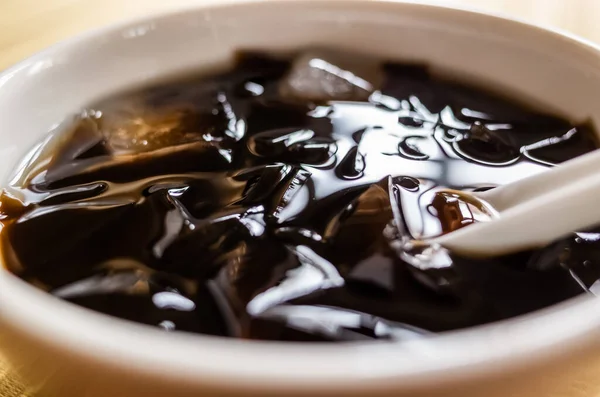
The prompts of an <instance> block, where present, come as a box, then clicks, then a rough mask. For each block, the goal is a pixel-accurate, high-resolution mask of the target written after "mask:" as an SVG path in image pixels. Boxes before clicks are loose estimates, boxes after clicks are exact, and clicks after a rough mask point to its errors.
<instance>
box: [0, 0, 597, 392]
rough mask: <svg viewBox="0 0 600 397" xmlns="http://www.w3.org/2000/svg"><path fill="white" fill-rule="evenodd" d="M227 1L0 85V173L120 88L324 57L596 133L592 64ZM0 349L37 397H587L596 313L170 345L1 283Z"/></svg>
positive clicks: (329, 10)
mask: <svg viewBox="0 0 600 397" xmlns="http://www.w3.org/2000/svg"><path fill="white" fill-rule="evenodd" d="M229 3H230V1H224V2H223V3H222V4H221V5H218V6H214V5H213V6H207V7H205V8H203V7H202V6H198V7H195V8H194V7H190V8H188V9H182V10H181V11H180V12H176V13H172V14H169V15H161V16H156V17H148V18H147V19H145V20H141V21H135V22H130V23H127V24H124V25H121V26H116V27H110V28H108V29H103V30H100V31H95V32H92V33H89V34H87V35H84V36H79V37H77V38H75V39H73V40H70V41H68V42H66V43H63V44H60V45H57V46H54V47H52V48H50V49H48V50H47V51H45V52H42V53H40V54H38V55H36V56H34V57H32V58H30V59H28V60H26V61H24V62H22V63H20V64H19V65H17V66H15V67H14V68H12V69H10V70H8V71H6V72H4V73H3V74H1V75H0V171H1V172H2V175H3V177H4V179H3V180H4V181H6V178H7V177H8V173H9V171H10V169H11V167H12V166H13V165H14V164H15V163H16V162H17V160H18V159H19V158H20V157H22V156H23V155H24V154H25V153H26V152H27V151H28V150H29V149H31V147H32V146H33V145H34V144H35V143H36V142H39V141H40V139H41V138H42V137H43V136H44V135H45V134H47V132H48V131H49V130H51V129H52V128H54V126H55V125H56V124H57V123H59V122H60V121H61V120H62V119H63V118H64V117H65V115H67V114H70V113H71V112H73V111H75V110H77V109H79V108H80V107H82V106H83V105H85V104H87V103H88V102H90V101H92V100H94V99H97V98H99V97H102V96H105V95H106V94H109V93H112V92H114V91H115V90H118V89H122V88H124V87H127V86H133V85H140V84H144V83H145V82H148V81H149V80H153V79H157V78H160V77H161V76H165V75H170V74H176V73H180V72H183V71H187V70H191V69H202V68H213V67H217V66H219V65H223V64H225V63H227V62H228V61H230V56H231V53H232V51H233V50H234V49H237V48H240V47H245V48H248V47H251V48H258V49H267V50H290V49H293V48H300V47H304V46H308V45H322V46H327V47H335V48H340V49H342V48H343V49H349V50H359V51H361V52H365V53H369V54H373V55H377V56H381V57H385V58H393V59H402V60H418V61H425V62H428V63H431V64H433V65H436V66H438V67H440V68H442V69H445V70H448V71H450V72H452V73H457V74H460V75H462V76H464V77H468V78H469V79H470V80H471V81H478V82H479V83H480V84H485V85H490V86H493V87H495V89H497V90H506V91H507V92H510V93H512V94H514V95H518V96H519V97H521V98H526V99H527V101H533V102H536V103H539V104H544V105H545V106H548V107H551V108H553V109H555V110H556V111H558V112H560V113H563V114H565V115H568V116H570V117H572V118H573V119H574V120H578V121H581V120H584V119H587V118H591V119H592V120H593V121H594V122H595V123H596V125H600V123H599V121H600V101H598V100H597V95H598V93H600V52H599V51H598V49H596V48H595V47H593V46H591V45H589V44H586V43H583V42H581V41H578V40H576V39H573V38H570V37H567V36H564V35H560V34H557V33H553V32H550V31H546V30H543V29H540V28H536V27H533V26H530V25H526V24H523V23H520V22H516V21H510V20H506V19H502V18H498V17H494V16H488V15H483V14H478V13H474V12H467V11H461V10H453V9H447V8H437V7H430V6H424V5H420V4H415V3H412V2H411V3H400V2H385V1H361V0H355V1H353V0H338V1H332V0H329V1H326V0H313V1H308V0H278V1H261V0H250V1H235V2H234V3H235V4H233V5H231V4H229ZM0 349H1V350H2V352H3V354H5V355H6V356H7V358H8V359H9V360H10V362H11V363H12V365H13V367H14V368H15V370H17V371H19V373H20V374H21V375H22V376H23V377H24V378H25V379H26V380H27V381H28V383H29V384H30V385H32V387H33V388H34V389H40V390H42V391H43V393H42V394H41V395H43V396H57V397H58V396H61V397H62V396H67V395H68V396H74V397H78V396H86V397H106V396H111V397H138V396H152V397H154V396H156V397H159V396H170V397H187V396H189V397H192V396H194V397H198V396H204V395H219V396H223V395H232V396H234V395H235V396H250V395H253V396H263V395H272V396H283V395H285V396H303V395H339V396H352V395H369V396H416V395H423V396H456V397H458V396H461V397H464V396H486V397H494V396H498V397H499V396H503V397H506V396H551V395H556V396H566V395H568V396H576V395H580V396H593V395H594V393H596V392H598V391H600V382H596V383H593V382H590V379H594V378H596V379H600V377H597V375H599V374H600V301H597V300H596V299H590V298H588V297H582V298H579V299H575V300H572V301H570V302H566V303H564V304H561V305H558V306H556V307H553V308H551V309H548V310H544V311H542V312H538V313H535V314H532V315H528V316H524V317H521V318H518V319H514V320H511V321H507V322H503V323H499V324H494V325H489V326H484V327H477V328H473V329H469V330H466V331H460V332H452V333H448V334H444V335H440V336H437V337H434V338H432V339H430V340H425V341H416V342H411V343H403V344H398V345H389V344H354V345H344V346H339V345H312V344H302V345H296V344H280V343H259V342H247V341H241V340H226V339H218V338H211V337H203V336H196V335H174V334H166V333H163V332H160V331H159V330H155V329H153V328H150V327H144V326H140V325H135V324H131V323H128V322H124V321H120V320H116V319H113V318H109V317H106V316H103V315H100V314H96V313H92V312H89V311H86V310H84V309H81V308H78V307H75V306H71V305H69V304H67V303H65V302H61V301H59V300H56V299H53V298H50V297H49V296H48V295H46V294H44V293H42V292H40V291H37V290H35V289H34V288H33V287H31V286H29V285H26V284H25V283H23V282H21V281H20V280H17V279H16V278H15V277H13V276H11V275H10V274H8V273H7V272H6V271H4V270H0Z"/></svg>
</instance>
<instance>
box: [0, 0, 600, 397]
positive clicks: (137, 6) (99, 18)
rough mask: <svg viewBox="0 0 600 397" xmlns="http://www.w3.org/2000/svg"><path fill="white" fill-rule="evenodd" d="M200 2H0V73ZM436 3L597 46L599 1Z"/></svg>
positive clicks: (1, 388) (15, 396)
mask: <svg viewBox="0 0 600 397" xmlns="http://www.w3.org/2000/svg"><path fill="white" fill-rule="evenodd" d="M206 1H218V0H0V70H2V69H4V68H6V67H9V66H10V65H12V64H14V63H16V62H18V61H19V60H21V59H23V58H25V57H27V56H29V55H31V54H33V53H35V52H36V51H39V50H41V49H43V48H45V47H47V46H49V45H51V44H53V43H55V42H57V41H60V40H63V39H65V38H68V37H70V36H73V35H74V34H77V33H79V32H82V31H85V30H88V29H92V28H96V27H99V26H102V25H106V24H109V23H113V22H117V21H121V20H125V19H128V18H132V17H136V16H141V15H144V14H148V13H155V12H160V11H162V10H169V9H171V8H174V7H177V6H180V5H182V4H193V3H200V2H206ZM437 2H438V3H442V4H454V5H458V6H471V7H476V8H478V9H482V10H491V11H493V12H497V13H502V14H506V15H509V16H514V17H518V18H521V19H525V20H528V21H532V22H534V23H537V24H541V25H546V26H552V27H557V28H560V29H563V30H566V31H569V32H571V33H574V34H576V35H580V36H583V37H585V38H588V39H590V40H592V41H596V42H598V43H600V24H599V23H598V21H599V20H600V0H438V1H437ZM599 382H600V380H599ZM583 386H585V385H583ZM582 389H585V387H583V388H582ZM23 390H24V388H23V387H22V386H21V385H20V384H19V382H18V381H16V380H15V379H14V378H13V377H12V376H11V375H9V374H8V373H7V371H6V369H5V368H3V364H2V362H1V358H0V397H20V396H24V394H23ZM533 395H535V393H534V392H533V393H532V396H533ZM573 395H577V396H580V395H586V396H587V395H588V393H586V392H583V393H581V392H574V393H573ZM565 397H569V396H565Z"/></svg>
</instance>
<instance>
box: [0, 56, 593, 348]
mask: <svg viewBox="0 0 600 397" xmlns="http://www.w3.org/2000/svg"><path fill="white" fill-rule="evenodd" d="M467 83H468V81H467ZM597 147H598V145H597V143H596V140H595V138H594V132H593V130H592V128H591V127H590V126H588V125H574V124H572V123H571V122H570V121H568V120H565V119H562V118H560V117H555V116H553V115H549V114H545V113H543V112H540V111H537V110H533V109H530V108H529V107H527V106H525V105H523V104H520V103H518V101H513V100H506V99H502V98H500V97H496V96H493V95H491V94H488V93H486V92H483V91H481V90H478V89H474V88H471V87H470V86H468V85H465V84H459V83H457V82H456V81H453V80H444V79H440V78H437V77H435V76H432V74H431V73H430V72H429V69H428V67H427V65H416V64H403V63H397V62H379V61H375V60H372V59H368V58H366V57H361V56H358V55H356V54H341V55H340V54H335V53H333V52H324V53H323V52H306V53H302V54H298V55H297V56H296V57H293V58H279V57H275V56H271V55H268V54H262V53H254V52H245V53H241V54H240V56H239V57H238V62H237V64H236V65H235V67H234V68H232V69H231V70H229V71H224V72H222V73H219V74H213V75H208V76H201V77H197V78H188V79H183V80H176V81H172V82H169V83H163V84H160V85H154V86H150V87H145V88H142V89H138V90H134V91H130V92H126V93H122V94H119V95H114V96H113V97H110V98H107V99H105V100H103V101H101V102H98V103H95V104H90V106H89V107H87V108H86V109H85V110H83V111H81V113H80V114H79V115H78V116H77V117H76V118H75V120H74V121H73V122H72V123H70V124H69V128H67V129H66V131H63V132H62V133H61V134H59V135H58V136H57V137H55V138H54V139H53V140H51V141H50V142H49V143H47V144H46V147H44V148H42V149H41V150H38V152H39V153H41V154H40V155H39V156H38V158H36V159H35V161H33V162H32V163H31V164H29V166H28V167H26V169H25V170H24V172H23V173H22V175H21V176H20V178H19V179H18V180H16V181H15V183H13V184H12V185H11V186H8V187H6V188H5V189H4V191H3V193H2V197H1V200H0V203H1V207H0V217H1V218H0V219H1V222H2V225H3V229H2V232H1V233H0V238H1V240H2V251H3V256H4V261H5V263H6V266H7V267H8V269H9V270H10V271H12V272H13V273H15V274H16V275H18V276H19V277H21V278H22V279H24V280H26V281H28V282H30V283H32V284H33V285H35V286H36V287H38V288H41V289H43V290H45V291H47V292H48V293H50V294H52V295H54V296H55V297H58V298H61V299H64V300H67V301H70V302H72V303H75V304H78V305H80V306H83V307H86V308H89V309H93V310H96V311H99V312H102V313H105V314H109V315H112V316H116V317H119V318H123V319H127V320H132V321H136V322H139V323H143V324H148V325H153V326H156V327H160V328H162V329H163V330H165V331H187V332H195V333H201V334H210V335H219V336H228V337H239V338H247V339H262V340H284V341H362V340H372V339H382V340H405V339H411V338H420V337H423V336H426V335H428V334H430V333H432V332H441V331H447V330H452V329H459V328H465V327H470V326H474V325H479V324H485V323H489V322H493V321H498V320H502V319H506V318H510V317H513V316H518V315H521V314H524V313H527V312H530V311H533V310H537V309H540V308H543V307H547V306H549V305H552V304H555V303H557V302H560V301H562V300H565V299H568V298H570V297H573V296H576V295H579V294H582V293H589V294H593V293H594V291H597V289H600V287H599V283H598V280H599V279H600V229H599V230H588V231H585V232H581V233H574V234H573V235H572V236H569V237H567V238H565V239H563V240H560V241H557V242H555V243H553V244H552V245H550V246H549V247H545V248H542V249H539V250H533V251H528V252H522V253H519V254H515V255H510V256H503V257H490V258H485V259H481V258H479V259H473V258H466V257H461V256H458V255H456V254H454V253H452V252H450V251H448V250H446V249H444V248H443V247H440V246H437V245H428V244H427V242H426V241H427V238H430V237H435V236H439V235H441V234H443V233H449V232H452V231H453V230H456V229H457V228H460V227H468V225H470V224H472V223H474V222H481V221H486V220H487V219H489V217H491V216H493V214H491V213H490V211H489V209H486V208H483V207H481V206H478V204H477V203H474V202H470V201H468V200H466V199H465V197H463V196H461V191H482V190H487V189H493V188H494V187H496V186H499V185H503V184H506V183H510V182H512V181H516V180H519V179H522V178H524V177H526V176H528V175H533V174H536V173H539V172H544V170H546V169H548V168H549V167H552V166H553V165H556V164H559V163H561V162H563V161H566V160H569V159H571V158H574V157H576V156H578V155H581V154H584V153H587V152H589V151H591V150H594V149H596V148H597ZM599 221H600V220H599ZM599 223H600V222H599Z"/></svg>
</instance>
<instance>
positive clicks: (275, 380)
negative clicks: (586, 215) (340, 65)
mask: <svg viewBox="0 0 600 397" xmlns="http://www.w3.org/2000/svg"><path fill="white" fill-rule="evenodd" d="M267 3H268V6H269V7H272V6H274V5H277V6H283V5H284V4H285V5H289V4H292V3H295V4H296V5H300V6H310V7H317V6H319V5H325V4H327V5H328V6H332V5H333V4H335V7H340V8H344V7H353V6H354V5H356V4H363V6H364V4H365V3H367V2H366V1H364V0H222V1H221V2H219V3H216V4H215V3H193V2H192V3H191V4H186V5H182V6H178V7H175V8H173V9H171V10H169V11H168V12H156V13H152V14H150V15H145V16H143V17H139V18H135V19H131V20H127V21H123V22H119V23H116V24H112V25H109V26H106V27H101V28H97V29H94V30H91V31H88V32H86V33H83V34H80V35H77V36H75V37H73V38H71V39H67V40H64V41H62V42H59V43H58V44H55V45H53V46H51V47H49V48H47V49H46V50H43V51H41V52H38V53H37V54H35V55H33V56H32V57H30V58H28V59H26V60H24V61H22V62H19V63H17V64H16V65H14V66H12V67H10V68H8V69H6V70H5V71H4V72H3V73H2V74H0V89H1V88H2V85H3V83H2V82H3V80H4V79H11V78H14V76H17V75H18V72H19V70H21V69H23V68H25V67H27V66H28V65H30V64H31V63H33V62H36V61H38V60H40V59H43V58H44V57H47V56H48V55H50V54H53V53H57V52H60V51H62V50H64V49H68V48H76V47H77V46H80V45H82V44H84V43H85V42H86V41H88V40H89V39H91V38H94V37H98V36H102V35H104V34H107V33H109V32H115V31H121V30H122V29H125V28H127V27H133V26H136V25H140V24H144V23H149V22H151V21H155V20H157V19H159V20H160V19H170V18H177V17H178V16H180V15H182V14H185V13H188V12H196V13H201V12H206V11H210V10H214V9H216V8H219V9H225V8H228V7H244V6H250V7H262V6H265V5H267ZM369 3H370V4H371V6H372V7H382V8H385V7H390V9H392V8H394V9H396V8H398V7H400V8H401V7H409V8H412V7H414V8H419V7H427V8H430V9H431V10H433V11H435V12H439V13H448V14H460V13H469V14H473V15H477V16H479V17H481V18H487V19H488V20H489V21H491V22H496V23H501V24H504V25H505V26H506V28H507V29H508V28H510V27H511V26H512V27H520V28H526V29H529V30H530V31H536V32H537V33H539V34H540V35H542V36H544V37H545V39H546V40H554V41H558V40H565V39H566V40H568V41H570V42H571V44H572V45H577V46H580V47H584V48H585V49H587V50H589V51H591V52H593V53H594V56H595V57H597V58H598V59H599V60H600V48H599V47H598V46H596V45H594V44H592V43H590V42H589V41H587V40H584V39H581V38H578V37H576V36H574V35H572V34H569V33H565V32H562V31H560V30H558V29H549V28H545V27H541V26H539V25H536V24H531V23H527V22H524V21H522V20H520V19H518V18H512V17H506V16H503V15H501V14H498V13H490V12H487V11H486V12H482V11H478V10H473V8H469V7H462V6H448V5H446V4H440V3H437V2H430V1H410V0H405V1H402V0H400V1H398V0H375V1H370V2H369ZM0 290H2V291H3V293H2V294H0V308H1V310H0V323H1V324H3V325H6V326H8V328H11V329H12V330H14V331H16V332H19V333H22V334H24V335H27V336H28V337H30V338H32V340H37V341H41V342H42V343H45V344H47V345H49V346H53V347H54V348H56V349H59V350H61V351H65V352H69V353H71V354H75V355H77V356H79V357H82V358H86V359H89V360H91V361H94V362H97V363H99V364H102V365H107V366H108V365H109V366H116V367H127V368H128V370H129V371H132V372H134V373H135V372H138V373H144V374H151V375H152V376H153V377H157V378H165V379H166V378H168V379H181V380H183V381H185V382H189V383H198V384H203V385H206V384H208V385H211V384H212V385H223V384H226V385H228V387H230V388H235V389H243V390H253V389H256V390H258V389H260V390H264V389H268V388H271V389H274V390H279V389H281V388H287V389H289V388H294V389H295V390H319V391H325V390H341V389H343V390H353V391H357V390H375V389H384V388H390V387H395V388H411V387H418V386H422V385H424V384H429V383H431V382H432V379H434V380H435V383H436V384H442V383H452V382H457V381H460V380H464V379H475V378H478V377H485V376H488V375H490V374H497V373H500V372H514V371H519V370H520V369H523V368H526V367H534V366H543V365H544V364H545V363H546V362H547V361H548V360H551V359H553V358H554V359H556V358H557V357H562V356H565V355H568V354H574V353H575V352H583V351H585V350H586V349H589V348H590V346H591V344H592V343H595V344H596V345H598V344H600V341H595V340H594V339H598V338H594V337H593V336H595V335H597V334H598V332H599V330H600V310H598V309H599V308H600V301H598V300H596V299H590V298H589V297H587V296H582V297H578V298H574V299H572V300H569V301H566V302H563V303H560V304H558V305H555V306H553V307H551V308H547V309H543V310H540V311H537V312H534V313H531V314H527V315H524V316H521V317H517V318H514V319H510V320H506V321H502V322H498V323H493V324H488V325H483V326H478V327H473V328H469V329H465V330H458V331H451V332H447V333H442V334H439V335H436V336H433V337H432V338H430V339H427V340H426V341H421V340H416V341H409V342H404V343H399V344H397V345H390V344H382V343H377V342H369V343H357V344H351V345H346V344H344V345H343V346H340V345H323V344H312V343H302V344H300V343H289V342H258V341H252V342H249V341H243V340H231V339H225V338H217V337H210V336H204V335H192V334H179V335H167V334H165V333H163V332H161V331H159V330H155V329H153V328H152V327H148V326H143V325H139V324H134V323H130V322H128V321H125V320H119V319H115V318H112V317H109V316H105V315H103V314H99V313H95V312H92V311H89V310H86V309H83V308H80V307H77V306H75V305H72V304H69V303H67V302H63V301H60V300H58V299H55V298H50V299H49V296H48V295H47V294H45V293H43V292H41V291H38V290H37V289H35V288H34V287H32V286H30V285H28V284H26V283H25V282H24V281H22V280H20V279H18V278H17V277H15V276H14V275H12V274H10V273H8V272H7V271H6V270H5V269H4V268H2V267H1V266H0ZM2 295H4V296H5V298H2V297H1V296H2ZM7 296H11V299H10V300H9V299H7V298H6V297H7ZM15 296H16V297H18V298H16V299H15V298H14V297H15ZM41 308H43V310H40V309H41ZM72 324H77V327H72ZM123 346H126V350H125V349H124V348H123ZM148 346H152V349H148ZM467 346H468V349H466V347H467ZM124 357H126V358H127V361H126V362H124V361H123V358H124ZM282 357H283V358H282ZM232 363H233V364H232ZM231 379H234V380H235V381H234V382H232V381H231Z"/></svg>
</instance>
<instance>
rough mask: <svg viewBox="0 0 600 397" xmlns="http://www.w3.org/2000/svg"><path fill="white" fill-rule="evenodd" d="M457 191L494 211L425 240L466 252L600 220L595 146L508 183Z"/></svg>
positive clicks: (517, 247) (540, 241) (508, 249)
mask: <svg viewBox="0 0 600 397" xmlns="http://www.w3.org/2000/svg"><path fill="white" fill-rule="evenodd" d="M461 195H463V196H465V197H467V198H468V196H473V198H475V199H478V200H481V201H483V205H484V206H485V205H486V203H487V204H489V205H490V206H491V207H493V208H494V209H495V210H496V211H497V212H498V216H497V217H496V218H494V219H492V220H490V221H488V222H480V223H476V224H472V225H469V226H467V227H464V228H461V229H458V230H455V231H453V232H451V233H448V234H445V235H443V236H440V237H436V238H434V239H432V240H431V241H430V242H436V243H439V244H441V245H442V246H444V247H446V248H449V249H451V250H453V251H455V252H458V253H462V254H466V255H471V256H489V255H497V254H508V253H512V252H518V251H521V250H525V249H528V248H536V247H541V246H544V245H546V244H548V243H550V242H552V241H554V240H556V239H558V238H560V237H563V236H565V235H568V234H569V233H572V232H574V231H579V230H584V229H586V228H588V227H590V226H594V225H597V224H600V150H595V151H593V152H591V153H587V154H585V155H583V156H580V157H577V158H575V159H573V160H569V161H567V162H564V163H562V164H560V165H558V166H556V167H554V168H552V169H550V170H548V171H545V172H542V173H540V174H538V175H534V176H531V177H527V178H524V179H522V180H520V181H517V182H514V183H510V184H508V185H504V186H501V187H497V188H495V189H492V190H488V191H486V192H481V193H479V192H476V193H468V192H461ZM471 199H472V198H471ZM471 199H469V200H471Z"/></svg>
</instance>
